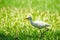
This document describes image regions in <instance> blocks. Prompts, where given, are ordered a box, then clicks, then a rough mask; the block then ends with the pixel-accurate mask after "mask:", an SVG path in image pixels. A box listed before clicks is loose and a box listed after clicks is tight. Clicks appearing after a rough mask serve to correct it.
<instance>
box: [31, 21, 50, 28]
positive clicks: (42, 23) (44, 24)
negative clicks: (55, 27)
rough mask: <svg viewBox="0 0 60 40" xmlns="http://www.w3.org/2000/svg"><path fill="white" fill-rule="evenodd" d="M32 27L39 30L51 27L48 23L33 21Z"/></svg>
mask: <svg viewBox="0 0 60 40" xmlns="http://www.w3.org/2000/svg"><path fill="white" fill-rule="evenodd" d="M31 25H33V26H34V27H37V28H44V27H49V26H50V25H49V24H48V23H45V22H43V21H38V20H37V21H32V22H31Z"/></svg>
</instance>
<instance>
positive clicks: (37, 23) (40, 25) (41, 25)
mask: <svg viewBox="0 0 60 40" xmlns="http://www.w3.org/2000/svg"><path fill="white" fill-rule="evenodd" d="M26 19H28V20H29V21H30V23H31V25H32V26H34V27H37V28H39V29H40V28H46V27H49V26H50V24H48V23H45V22H43V21H38V20H36V21H32V17H31V16H29V17H27V18H26ZM46 31H48V29H47V30H46ZM46 31H44V32H43V33H45V32H46ZM43 33H41V37H42V35H43Z"/></svg>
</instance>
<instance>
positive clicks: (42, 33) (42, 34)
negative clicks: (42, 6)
mask: <svg viewBox="0 0 60 40" xmlns="http://www.w3.org/2000/svg"><path fill="white" fill-rule="evenodd" d="M48 30H49V29H48V28H46V31H44V32H42V31H41V30H40V32H41V36H40V38H41V37H43V36H44V33H45V32H47V31H48Z"/></svg>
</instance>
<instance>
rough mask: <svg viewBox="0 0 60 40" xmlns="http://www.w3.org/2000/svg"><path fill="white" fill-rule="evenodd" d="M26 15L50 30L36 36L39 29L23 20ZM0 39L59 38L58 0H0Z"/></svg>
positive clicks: (59, 17)
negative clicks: (45, 23)
mask: <svg viewBox="0 0 60 40" xmlns="http://www.w3.org/2000/svg"><path fill="white" fill-rule="evenodd" d="M28 15H31V16H32V18H33V20H42V21H44V22H47V23H49V24H51V27H50V30H49V31H48V32H46V33H45V34H44V36H43V37H41V38H39V37H36V35H37V36H40V35H39V34H40V31H39V29H38V28H35V27H33V26H32V25H31V24H30V23H29V21H25V22H24V21H23V20H24V18H26V17H27V16H28ZM44 30H45V29H44ZM0 40H60V0H0Z"/></svg>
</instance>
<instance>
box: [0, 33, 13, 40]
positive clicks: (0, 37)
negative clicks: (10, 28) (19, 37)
mask: <svg viewBox="0 0 60 40" xmlns="http://www.w3.org/2000/svg"><path fill="white" fill-rule="evenodd" d="M0 40H14V38H13V36H10V35H4V34H0Z"/></svg>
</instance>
